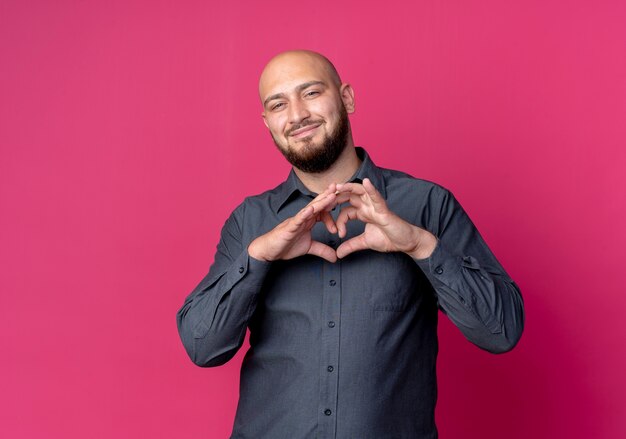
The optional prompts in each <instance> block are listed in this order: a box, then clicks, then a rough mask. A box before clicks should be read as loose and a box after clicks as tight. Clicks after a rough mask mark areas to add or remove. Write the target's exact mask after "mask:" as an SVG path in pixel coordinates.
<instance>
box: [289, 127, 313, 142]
mask: <svg viewBox="0 0 626 439" xmlns="http://www.w3.org/2000/svg"><path fill="white" fill-rule="evenodd" d="M320 125H321V124H313V125H307V126H305V127H302V128H300V129H297V130H295V131H294V132H292V133H291V134H290V137H295V138H296V139H301V138H303V137H307V136H310V135H311V134H313V131H315V130H316V129H317V128H319V126H320Z"/></svg>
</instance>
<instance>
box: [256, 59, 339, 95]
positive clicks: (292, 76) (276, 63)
mask: <svg viewBox="0 0 626 439" xmlns="http://www.w3.org/2000/svg"><path fill="white" fill-rule="evenodd" d="M315 81H321V82H324V83H326V84H328V85H330V84H332V82H333V81H332V77H331V75H330V72H329V69H328V67H327V66H326V63H325V62H324V61H323V60H319V59H317V58H316V57H312V56H307V55H291V56H286V57H281V58H276V59H273V60H272V61H270V63H269V64H268V65H267V66H266V67H265V69H264V70H263V73H262V74H261V78H260V80H259V96H260V97H261V101H263V100H265V99H266V98H267V97H268V96H270V95H273V94H276V93H288V92H290V91H291V90H293V89H295V88H296V87H298V86H299V85H301V84H304V83H306V82H315Z"/></svg>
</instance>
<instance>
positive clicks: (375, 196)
mask: <svg viewBox="0 0 626 439" xmlns="http://www.w3.org/2000/svg"><path fill="white" fill-rule="evenodd" d="M363 188H364V189H365V190H366V191H367V195H369V196H370V198H371V200H372V202H373V203H374V204H378V205H380V204H383V205H384V204H385V202H384V201H383V197H382V195H380V192H378V191H377V190H376V188H375V187H374V185H373V184H372V181H371V180H370V179H369V178H366V179H365V180H363Z"/></svg>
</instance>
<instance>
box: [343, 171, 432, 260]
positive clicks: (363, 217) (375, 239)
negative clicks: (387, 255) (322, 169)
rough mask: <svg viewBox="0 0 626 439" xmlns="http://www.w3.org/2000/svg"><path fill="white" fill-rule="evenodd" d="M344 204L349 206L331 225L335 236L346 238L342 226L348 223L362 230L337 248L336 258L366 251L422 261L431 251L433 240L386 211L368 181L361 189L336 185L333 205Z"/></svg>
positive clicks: (356, 184)
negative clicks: (401, 254) (357, 223)
mask: <svg viewBox="0 0 626 439" xmlns="http://www.w3.org/2000/svg"><path fill="white" fill-rule="evenodd" d="M346 201H349V202H350V206H348V207H345V208H343V209H342V210H341V212H340V213H339V216H338V217H337V221H336V223H335V224H336V227H337V229H338V232H339V236H340V237H341V238H343V237H345V236H346V232H347V231H346V223H347V222H348V221H349V220H352V219H358V220H360V221H363V222H364V223H365V230H364V231H363V233H362V234H360V235H359V236H355V237H354V238H351V239H349V240H347V241H345V242H343V243H342V244H341V245H340V246H339V247H338V248H337V257H338V258H344V257H346V256H347V255H349V254H350V253H352V252H355V251H359V250H366V249H370V250H375V251H378V252H404V253H406V254H408V255H409V256H412V257H413V258H415V259H424V258H427V257H429V256H430V255H431V254H432V252H433V250H434V249H435V246H436V245H437V238H436V237H435V236H434V235H433V234H432V233H430V232H428V231H427V230H424V229H422V228H419V227H417V226H414V225H412V224H410V223H408V222H406V221H404V220H403V219H402V218H400V217H399V216H397V215H396V214H394V213H393V212H392V211H391V210H389V208H388V207H387V203H385V200H384V199H383V197H382V195H380V193H379V192H378V191H377V190H376V188H375V187H374V185H373V184H372V182H371V181H370V180H369V179H368V178H366V179H365V180H363V184H362V185H361V184H358V183H345V184H338V185H337V199H336V202H337V203H338V204H340V203H345V202H346Z"/></svg>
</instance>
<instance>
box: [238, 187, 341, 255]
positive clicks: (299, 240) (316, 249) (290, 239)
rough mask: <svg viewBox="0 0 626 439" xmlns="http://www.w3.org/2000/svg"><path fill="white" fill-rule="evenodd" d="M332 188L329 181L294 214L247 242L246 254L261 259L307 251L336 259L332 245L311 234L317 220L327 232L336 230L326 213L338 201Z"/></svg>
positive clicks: (304, 253)
mask: <svg viewBox="0 0 626 439" xmlns="http://www.w3.org/2000/svg"><path fill="white" fill-rule="evenodd" d="M335 191H336V185H335V184H331V185H330V186H328V189H326V190H325V191H324V192H322V193H321V194H319V195H318V196H317V197H316V198H315V199H314V200H313V201H311V202H310V203H309V204H307V205H306V206H305V207H304V208H303V209H302V210H300V212H298V213H297V214H296V215H295V216H293V217H291V218H289V219H286V220H285V221H283V222H282V223H280V224H279V225H277V226H276V227H274V229H272V230H270V231H269V232H267V233H266V234H264V235H261V236H259V237H258V238H256V239H255V240H254V241H252V242H251V243H250V245H249V246H248V254H249V255H250V256H252V257H253V258H254V259H258V260H261V261H275V260H278V259H293V258H296V257H298V256H302V255H307V254H309V255H316V256H319V257H320V258H323V259H326V260H327V261H328V262H336V261H337V254H336V253H335V250H334V249H332V248H330V247H329V246H327V245H325V244H322V243H321V242H318V241H314V240H313V239H312V238H311V229H312V228H313V226H314V225H315V223H317V222H318V221H322V222H323V223H324V224H325V225H326V228H327V229H328V231H329V232H330V233H337V226H336V225H335V221H334V220H333V218H332V216H331V215H330V213H329V211H330V210H331V209H332V208H333V207H335V206H336V205H337V201H336V198H337V196H336V194H335Z"/></svg>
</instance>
